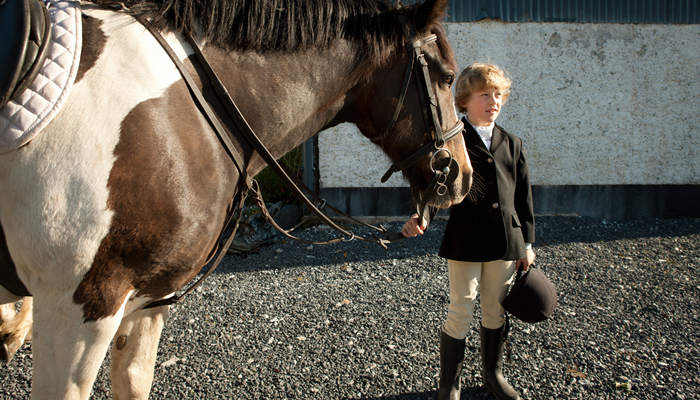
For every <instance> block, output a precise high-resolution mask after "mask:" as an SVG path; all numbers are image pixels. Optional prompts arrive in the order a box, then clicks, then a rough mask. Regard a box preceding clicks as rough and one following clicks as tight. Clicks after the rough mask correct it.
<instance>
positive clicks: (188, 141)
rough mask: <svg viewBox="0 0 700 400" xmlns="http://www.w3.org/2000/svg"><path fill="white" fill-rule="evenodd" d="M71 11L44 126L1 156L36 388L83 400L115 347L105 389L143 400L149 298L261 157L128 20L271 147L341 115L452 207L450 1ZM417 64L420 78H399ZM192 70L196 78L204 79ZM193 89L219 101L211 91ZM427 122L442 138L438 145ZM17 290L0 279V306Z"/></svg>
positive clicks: (156, 320)
mask: <svg viewBox="0 0 700 400" xmlns="http://www.w3.org/2000/svg"><path fill="white" fill-rule="evenodd" d="M80 7H81V9H82V50H81V53H80V60H79V61H80V64H79V68H78V72H77V77H76V80H75V83H74V84H73V87H72V89H71V91H70V94H69V96H68V97H67V99H66V101H65V103H64V104H63V105H62V108H61V110H60V111H59V112H58V114H57V115H56V116H55V118H54V119H53V120H52V121H51V122H50V123H49V124H48V125H47V126H46V127H45V128H44V129H43V130H42V132H41V134H40V135H38V136H36V137H35V138H34V139H32V140H31V141H29V142H28V143H26V144H24V145H23V146H21V147H19V148H18V149H16V150H13V151H10V152H7V153H4V154H0V187H2V189H3V190H1V191H0V229H1V232H3V233H4V241H3V242H2V243H0V245H2V247H5V248H7V250H8V253H9V255H10V259H9V260H8V259H1V258H0V264H3V265H0V271H1V275H0V276H5V275H7V274H16V276H17V277H18V279H19V280H20V281H21V283H22V284H23V285H24V287H25V288H26V290H27V291H28V292H29V293H31V295H32V296H33V310H34V315H33V323H34V330H33V338H32V340H33V342H32V352H33V373H32V397H33V398H42V399H43V398H71V399H86V398H88V397H89V395H90V393H91V389H92V385H93V383H94V381H95V379H96V375H97V373H98V369H99V367H100V365H101V364H102V362H103V360H104V358H105V356H106V353H107V351H108V350H109V349H110V345H111V351H112V353H111V354H112V365H111V370H110V371H111V372H110V378H111V381H112V391H113V394H114V396H115V397H116V398H144V399H145V398H147V397H148V394H149V392H150V388H151V384H152V380H153V372H154V365H155V360H156V353H157V348H158V342H159V338H160V334H161V331H162V328H163V325H164V323H165V321H166V319H167V314H168V306H167V305H163V306H156V307H151V308H144V306H145V305H147V304H153V303H152V302H153V301H155V300H160V299H166V298H168V297H170V296H172V295H173V294H174V293H176V292H177V291H178V290H180V289H182V288H183V287H185V286H186V285H187V283H188V282H190V281H191V280H192V279H193V278H194V277H195V276H196V275H197V274H198V273H199V272H200V270H201V269H202V268H203V266H204V265H205V264H206V262H207V260H208V259H209V257H210V255H211V253H212V251H213V249H214V248H215V247H216V246H217V243H218V238H219V237H220V234H221V232H222V230H223V229H224V227H225V225H226V219H227V215H228V211H229V210H230V209H231V207H232V204H233V202H234V201H233V199H236V198H239V196H240V195H241V193H240V192H241V190H243V189H242V185H241V182H242V181H243V180H244V179H248V177H252V176H255V174H257V173H258V172H259V171H261V170H262V169H263V168H264V166H265V161H264V159H263V158H262V157H261V154H260V152H259V151H258V150H257V149H255V148H254V147H252V146H251V145H250V144H249V143H247V142H246V141H245V140H242V139H241V138H240V137H239V136H238V135H236V132H231V135H230V140H231V142H232V144H233V147H234V149H235V151H236V152H238V153H239V155H240V156H241V158H242V159H243V161H244V165H243V166H242V168H241V166H237V165H235V163H234V162H233V160H232V158H231V157H230V156H229V154H228V152H227V150H226V148H225V146H222V143H221V139H220V138H219V137H217V135H216V134H215V132H214V129H213V128H212V123H211V121H209V119H208V117H206V116H204V115H203V114H202V113H201V112H200V109H201V107H202V105H201V104H198V103H197V102H195V101H194V100H193V97H192V96H191V92H190V89H188V86H187V85H186V83H185V82H184V81H183V78H182V75H181V73H180V72H179V71H178V69H177V68H176V67H175V66H174V64H173V60H171V59H170V58H169V56H168V55H167V53H166V51H165V50H164V49H163V47H162V46H160V45H159V43H158V42H157V40H156V39H155V38H154V36H153V35H152V34H151V33H149V31H148V30H147V29H146V28H145V27H144V25H143V24H142V23H141V22H139V21H143V20H146V21H149V23H150V24H152V26H154V27H156V29H157V30H158V31H159V32H161V33H162V34H163V36H164V37H165V38H166V40H167V42H168V43H169V44H170V46H171V47H172V48H173V49H175V53H176V54H177V57H178V58H179V61H180V62H182V63H184V64H185V65H186V66H187V67H188V68H189V69H191V70H194V71H199V70H198V69H197V68H198V65H197V64H198V63H197V62H196V61H194V58H193V54H194V53H195V52H196V51H197V49H195V48H194V47H197V48H198V49H199V51H201V53H202V54H204V55H205V56H206V58H207V59H208V62H209V64H210V66H211V68H212V69H213V70H214V71H215V72H216V73H217V75H218V76H219V77H220V79H221V81H222V83H223V85H224V86H225V88H226V89H227V90H228V92H229V93H230V95H231V97H232V98H233V99H234V100H235V101H236V104H237V105H238V107H239V108H240V111H241V114H242V115H243V116H244V117H245V119H246V121H247V122H248V123H249V124H250V127H251V128H252V129H253V130H254V132H256V133H257V134H258V135H259V137H260V139H261V141H262V142H263V143H264V144H265V146H266V147H267V148H268V149H269V150H270V152H271V153H272V154H273V155H274V156H275V157H279V156H281V155H283V154H285V153H286V152H287V151H289V150H290V149H292V148H294V147H296V146H298V145H299V144H301V143H303V142H304V141H305V140H308V139H309V138H310V137H312V136H313V135H314V134H316V133H317V132H319V131H321V130H323V129H325V128H328V127H331V126H334V125H336V124H339V123H341V122H351V123H354V124H356V125H357V127H358V128H359V130H360V132H361V133H362V135H364V136H365V137H367V138H368V139H369V140H371V141H373V142H374V143H375V144H376V145H377V146H379V147H380V148H381V149H382V150H383V151H384V152H385V153H386V154H387V156H388V157H389V158H390V159H391V160H392V162H393V163H394V171H401V173H402V174H403V175H404V176H405V177H406V179H407V181H408V182H409V184H410V187H411V192H412V193H413V197H414V200H415V202H416V205H417V206H430V207H437V208H445V207H449V206H450V205H452V204H456V203H458V202H460V201H461V200H462V199H464V197H465V196H466V195H467V193H468V191H469V188H470V185H471V179H472V176H471V175H472V170H471V164H470V162H469V157H468V155H467V152H466V148H465V144H464V141H463V139H462V135H461V134H454V132H457V131H460V130H461V127H460V126H459V124H461V123H460V122H459V119H458V117H457V115H456V111H455V109H454V107H453V97H452V93H451V84H452V82H453V80H454V77H455V71H456V70H457V66H456V62H455V59H454V54H453V52H452V49H451V47H450V45H449V43H448V41H447V38H446V35H445V31H444V28H443V26H442V25H441V20H442V18H443V16H444V14H445V11H446V8H447V0H426V1H424V2H422V3H420V4H415V5H411V6H404V7H393V6H392V5H391V4H389V2H385V1H382V0H357V1H344V0H338V1H328V0H288V1H282V0H268V1H259V0H197V1H195V0H160V1H157V0H153V1H126V2H111V1H108V0H100V1H97V2H94V3H88V2H82V3H80ZM186 35H191V36H193V37H194V40H195V41H196V43H197V46H193V45H191V44H190V42H189V41H188V40H186V39H185V36H186ZM417 55H418V56H419V57H417ZM414 64H415V65H417V66H418V68H420V67H421V66H420V65H419V64H422V66H423V71H424V73H423V74H422V75H423V76H420V77H419V76H418V75H420V74H418V73H411V71H412V68H413V67H412V66H413V65H414ZM200 67H201V66H200ZM416 71H417V70H416ZM202 76H203V74H201V73H195V79H196V80H197V82H198V83H199V84H201V85H202V86H204V83H203V81H204V79H203V78H202ZM420 79H424V80H425V83H426V85H427V87H428V88H429V89H431V90H432V92H433V94H432V96H430V98H427V97H426V96H425V93H424V92H425V89H426V88H421V85H420V83H419V82H420ZM202 92H203V93H204V97H206V98H207V101H211V103H212V106H211V107H212V108H214V109H220V108H221V104H220V103H217V100H216V99H215V98H214V96H213V94H212V90H211V89H210V88H206V87H205V88H204V89H203V91H202ZM431 110H432V111H431ZM431 114H432V115H431ZM431 117H432V118H431ZM431 121H432V122H431ZM440 131H443V132H452V133H453V134H451V135H450V136H451V138H449V140H441V138H440V137H438V138H437V139H436V135H438V134H439V132H440ZM0 134H2V132H0ZM418 149H423V150H422V151H420V152H417V150H418ZM346 150H347V151H352V149H346ZM409 161H410V162H409ZM436 174H437V175H436ZM440 174H442V175H440ZM436 176H441V177H442V178H441V179H440V180H439V182H438V189H437V190H435V189H436V186H435V185H433V184H432V183H434V181H435V177H436ZM8 271H9V272H8ZM0 281H1V279H0ZM19 299H20V296H19V295H17V294H16V293H13V292H10V291H9V290H7V289H5V288H3V287H0V303H3V304H9V303H11V302H14V301H17V300H19Z"/></svg>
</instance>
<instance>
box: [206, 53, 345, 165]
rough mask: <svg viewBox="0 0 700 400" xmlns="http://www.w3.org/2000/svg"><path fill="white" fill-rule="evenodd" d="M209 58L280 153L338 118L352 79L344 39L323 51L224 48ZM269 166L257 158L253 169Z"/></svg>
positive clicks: (268, 142) (255, 125)
mask: <svg viewBox="0 0 700 400" xmlns="http://www.w3.org/2000/svg"><path fill="white" fill-rule="evenodd" d="M208 53H209V54H207V56H208V57H209V61H210V62H211V64H212V67H213V68H214V69H215V70H216V71H217V73H218V74H219V75H220V77H221V79H222V81H223V83H224V84H225V86H226V87H227V88H228V90H229V92H230V93H231V96H232V97H233V99H234V101H236V104H237V105H238V107H239V108H240V110H241V113H242V114H243V116H244V117H245V118H246V120H247V121H248V123H249V124H250V126H251V127H252V128H253V130H254V131H255V133H256V134H257V135H258V137H260V139H261V140H262V141H263V143H264V144H265V146H266V147H268V149H270V151H271V152H272V153H273V154H274V155H275V156H277V157H279V156H282V155H284V154H285V153H286V152H288V151H289V150H291V149H293V148H294V147H296V146H298V145H299V144H301V143H303V142H304V141H305V140H307V139H308V138H310V137H311V136H313V135H314V134H316V133H317V132H319V131H320V130H322V129H323V128H325V127H327V126H328V124H329V123H330V122H331V121H333V122H334V123H338V122H340V121H338V120H337V116H338V113H339V112H340V110H341V109H342V107H343V105H344V99H345V95H346V93H347V92H348V90H349V89H350V88H351V87H352V86H353V85H354V82H352V81H351V80H350V75H351V71H352V63H353V59H352V56H353V53H352V51H351V49H350V47H349V46H348V45H347V44H346V43H344V42H339V43H338V44H337V45H335V46H333V47H331V48H329V49H327V50H323V51H319V50H309V51H306V52H302V53H297V54H280V53H270V54H264V55H261V54H256V53H251V52H245V53H232V54H228V55H226V54H223V53H220V52H218V51H216V50H209V51H208ZM263 167H264V164H263V163H262V162H261V160H260V159H258V158H257V157H253V158H252V159H251V163H250V167H249V172H250V173H251V174H256V173H257V172H258V171H260V170H261V169H262V168H263Z"/></svg>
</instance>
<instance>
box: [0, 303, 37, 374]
mask: <svg viewBox="0 0 700 400" xmlns="http://www.w3.org/2000/svg"><path fill="white" fill-rule="evenodd" d="M33 301H34V299H33V298H32V297H31V296H25V297H24V298H22V304H21V305H20V309H19V312H17V310H16V307H15V303H6V304H0V361H2V362H4V363H8V362H10V360H12V357H13V356H14V355H15V353H16V352H17V350H18V349H19V348H20V347H21V346H22V345H23V344H24V343H26V342H31V340H32V302H33Z"/></svg>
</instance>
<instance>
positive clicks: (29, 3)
mask: <svg viewBox="0 0 700 400" xmlns="http://www.w3.org/2000/svg"><path fill="white" fill-rule="evenodd" d="M50 34H51V21H50V19H49V15H48V10H47V9H46V6H45V5H44V3H43V2H41V1H39V0H12V1H2V2H0V37H2V38H3V41H2V45H0V65H3V66H5V68H3V69H2V70H0V107H2V106H4V105H5V104H6V103H7V102H8V101H10V100H11V99H12V98H13V97H15V96H16V95H18V94H19V93H21V92H22V91H24V90H25V89H26V88H27V87H28V86H29V84H30V83H31V82H32V81H33V80H34V78H35V77H36V75H37V73H38V72H39V69H40V68H41V66H42V64H43V63H44V60H45V58H46V51H47V49H48V44H49V41H50V39H49V36H50Z"/></svg>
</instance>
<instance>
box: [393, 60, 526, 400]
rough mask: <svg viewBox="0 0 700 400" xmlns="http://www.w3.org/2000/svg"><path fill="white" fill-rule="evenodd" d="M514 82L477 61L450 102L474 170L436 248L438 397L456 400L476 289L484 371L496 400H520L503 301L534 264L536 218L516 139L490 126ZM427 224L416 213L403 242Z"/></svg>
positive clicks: (464, 73) (489, 66)
mask: <svg viewBox="0 0 700 400" xmlns="http://www.w3.org/2000/svg"><path fill="white" fill-rule="evenodd" d="M510 85H511V81H510V79H509V78H508V77H507V76H506V74H505V72H504V71H503V70H502V69H501V68H499V67H498V66H496V65H492V64H483V63H474V64H472V65H470V66H468V67H467V68H466V69H465V70H464V71H462V73H461V74H460V76H459V78H458V79H457V84H456V89H455V91H456V93H455V103H456V105H457V109H458V110H459V111H460V112H462V113H465V114H466V118H464V119H463V121H464V126H465V133H464V141H465V143H466V145H467V149H468V152H469V157H470V159H471V163H472V167H473V168H474V185H473V186H472V192H471V195H470V196H469V197H468V198H467V199H466V200H464V201H463V202H462V203H460V204H458V205H455V206H453V207H452V208H451V209H450V218H449V220H448V222H447V227H446V228H445V234H444V236H443V239H442V244H441V246H440V252H439V253H438V254H439V255H440V256H441V257H444V258H447V269H448V273H449V281H450V305H449V307H448V310H447V319H446V321H445V323H444V325H443V326H442V329H441V334H440V383H439V390H438V399H450V400H458V399H459V396H460V383H459V376H460V373H461V371H462V362H463V360H464V349H465V338H466V335H467V332H468V330H469V324H470V323H471V321H472V318H473V311H474V302H475V300H476V296H477V290H479V291H480V295H481V296H480V298H481V311H482V321H481V335H480V336H481V371H482V378H483V380H484V384H485V386H486V388H487V389H488V390H489V391H490V392H491V393H492V394H493V395H494V397H495V398H497V399H519V398H520V396H519V395H518V393H517V392H516V391H515V390H514V389H513V387H511V386H510V384H509V383H508V381H507V380H506V379H505V378H504V377H503V374H502V371H501V365H502V355H503V329H504V328H503V325H504V322H505V314H504V310H503V307H502V306H501V300H502V299H503V297H504V296H505V294H506V291H507V289H508V286H509V284H510V283H511V281H512V279H513V273H514V271H515V269H516V268H522V269H523V270H527V269H528V267H529V266H530V264H532V262H533V261H534V259H535V253H534V251H533V250H532V243H533V242H534V240H535V220H534V213H533V206H532V191H531V189H530V182H529V178H528V169H527V163H526V161H525V154H524V151H523V145H522V141H521V140H520V138H518V137H517V136H514V135H512V134H510V133H508V132H506V131H505V130H504V129H503V128H501V127H500V126H498V125H495V123H494V122H495V120H496V118H497V117H498V114H499V113H500V111H501V106H502V105H503V104H504V103H505V102H506V100H507V99H508V95H509V93H510ZM426 228H427V223H425V222H423V223H419V221H418V216H417V215H413V216H412V217H411V218H410V219H409V220H408V221H407V222H406V223H405V224H404V226H403V229H402V233H403V234H404V236H407V237H413V236H416V235H422V234H423V231H424V230H425V229H426Z"/></svg>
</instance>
